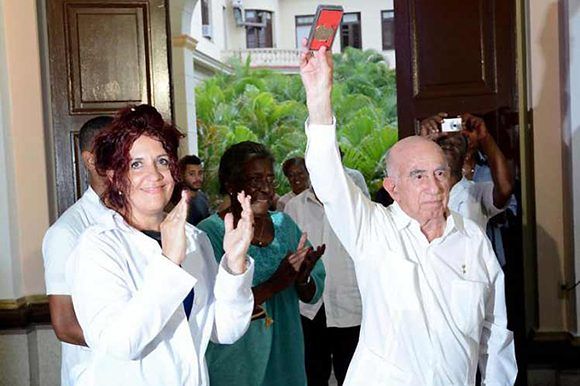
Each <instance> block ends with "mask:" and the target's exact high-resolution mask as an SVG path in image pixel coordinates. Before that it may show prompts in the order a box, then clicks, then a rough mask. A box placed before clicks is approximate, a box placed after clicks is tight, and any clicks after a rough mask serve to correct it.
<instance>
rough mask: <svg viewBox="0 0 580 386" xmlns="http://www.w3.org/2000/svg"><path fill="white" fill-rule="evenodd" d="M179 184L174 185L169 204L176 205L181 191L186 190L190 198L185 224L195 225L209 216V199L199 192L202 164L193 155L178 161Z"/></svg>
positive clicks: (202, 174)
mask: <svg viewBox="0 0 580 386" xmlns="http://www.w3.org/2000/svg"><path fill="white" fill-rule="evenodd" d="M178 165H179V173H180V175H181V181H182V182H181V183H178V184H176V186H175V189H174V190H173V195H172V196H171V203H172V204H173V205H177V203H178V202H179V200H180V198H181V191H182V190H183V189H188V190H189V191H190V194H189V196H190V198H189V202H188V203H187V204H188V211H187V222H188V223H190V224H191V225H197V224H199V222H200V221H201V220H203V219H205V218H207V217H209V215H210V214H211V210H210V205H209V198H208V197H207V195H206V194H205V193H204V192H203V191H202V190H201V188H202V186H203V179H204V173H203V163H202V162H201V159H199V157H197V156H195V155H186V156H184V157H182V158H181V159H180V160H179V164H178Z"/></svg>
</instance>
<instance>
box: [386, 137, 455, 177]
mask: <svg viewBox="0 0 580 386" xmlns="http://www.w3.org/2000/svg"><path fill="white" fill-rule="evenodd" d="M425 152H428V153H436V154H440V155H441V157H443V158H445V157H444V153H443V151H442V150H441V148H440V147H439V146H438V145H437V144H436V143H435V142H433V141H431V140H430V139H427V138H424V137H421V136H418V135H413V136H410V137H406V138H403V139H401V140H400V141H398V142H397V143H395V144H394V145H393V146H392V147H391V148H390V149H389V151H388V152H387V154H386V157H385V167H386V169H387V175H388V176H389V177H394V178H397V177H398V176H399V175H400V166H401V161H403V160H408V159H409V157H414V156H415V155H418V154H425Z"/></svg>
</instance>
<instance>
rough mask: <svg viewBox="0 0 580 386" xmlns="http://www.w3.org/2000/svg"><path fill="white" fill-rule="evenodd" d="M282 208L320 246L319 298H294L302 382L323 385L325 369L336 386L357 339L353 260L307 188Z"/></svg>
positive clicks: (359, 309)
mask: <svg viewBox="0 0 580 386" xmlns="http://www.w3.org/2000/svg"><path fill="white" fill-rule="evenodd" d="M284 212H285V213H287V214H288V215H289V216H290V217H292V219H293V220H294V221H295V222H296V224H298V226H300V229H302V231H303V232H306V234H307V235H308V240H309V241H310V242H311V243H312V244H313V245H321V244H324V245H326V250H325V253H324V255H323V256H322V261H323V263H324V268H325V269H326V280H325V283H324V292H323V294H322V298H321V299H320V300H319V301H318V302H317V303H315V304H306V303H303V302H300V313H301V314H302V327H303V331H304V345H305V354H306V355H305V360H306V376H307V378H308V385H309V386H320V385H328V380H329V377H330V372H331V367H332V368H333V369H334V375H335V377H336V379H337V381H338V384H339V385H342V383H343V381H344V378H345V376H346V371H347V369H348V366H349V364H350V361H351V359H352V356H353V354H354V350H355V348H356V345H357V343H358V337H359V333H360V324H361V317H362V305H361V299H360V293H359V290H358V285H357V282H356V275H355V270H354V263H353V261H352V259H351V258H350V256H349V255H348V252H346V250H345V249H344V247H343V246H342V244H341V243H340V240H338V238H337V237H336V235H335V234H334V231H333V230H332V228H331V227H330V224H329V223H328V219H327V218H326V215H325V214H324V207H323V205H322V203H321V202H320V201H319V200H318V198H317V197H316V194H315V193H314V190H312V188H308V189H306V190H305V191H303V192H302V193H300V194H299V195H298V196H296V197H294V198H293V199H291V200H290V201H289V202H288V203H287V204H286V207H285V209H284Z"/></svg>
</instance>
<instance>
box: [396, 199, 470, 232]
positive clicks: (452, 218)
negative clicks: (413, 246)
mask: <svg viewBox="0 0 580 386" xmlns="http://www.w3.org/2000/svg"><path fill="white" fill-rule="evenodd" d="M390 207H391V208H392V211H393V218H394V221H395V225H396V227H397V230H398V231H400V230H403V229H404V228H406V227H408V226H409V225H412V224H414V225H415V226H416V228H417V229H421V226H420V225H419V222H418V221H417V220H415V219H414V218H412V217H411V216H409V215H408V214H407V213H405V211H404V210H403V209H401V207H400V206H399V204H398V203H396V202H394V203H392V204H391V206H390ZM453 230H457V231H459V232H464V231H465V226H464V223H463V217H461V215H459V214H457V213H455V212H453V211H451V210H450V211H449V216H447V221H446V224H445V230H444V231H443V235H442V236H441V237H440V238H441V239H443V238H445V237H447V235H449V234H450V233H451V232H452V231H453Z"/></svg>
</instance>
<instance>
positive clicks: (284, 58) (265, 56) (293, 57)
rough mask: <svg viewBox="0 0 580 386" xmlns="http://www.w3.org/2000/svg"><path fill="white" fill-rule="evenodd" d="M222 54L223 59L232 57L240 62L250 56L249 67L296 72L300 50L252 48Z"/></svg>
mask: <svg viewBox="0 0 580 386" xmlns="http://www.w3.org/2000/svg"><path fill="white" fill-rule="evenodd" d="M223 55H224V60H227V59H228V58H231V57H234V58H238V59H239V60H240V61H241V62H242V63H245V62H246V59H247V58H248V57H250V66H251V67H260V68H271V69H275V70H280V71H284V72H298V70H299V66H300V50H297V49H280V48H253V49H246V50H231V51H225V52H224V53H223Z"/></svg>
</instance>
